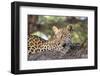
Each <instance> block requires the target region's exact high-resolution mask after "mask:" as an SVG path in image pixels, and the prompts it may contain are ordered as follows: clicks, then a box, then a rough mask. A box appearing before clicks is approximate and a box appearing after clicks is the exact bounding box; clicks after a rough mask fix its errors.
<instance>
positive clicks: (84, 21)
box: [28, 15, 88, 46]
mask: <svg viewBox="0 0 100 76" xmlns="http://www.w3.org/2000/svg"><path fill="white" fill-rule="evenodd" d="M69 24H71V25H72V28H73V30H74V31H73V33H72V42H73V43H81V42H84V45H85V46H87V39H88V38H87V36H88V27H87V26H88V18H87V17H84V16H42V15H28V35H30V34H32V35H37V36H39V37H41V38H43V39H45V40H48V39H49V38H51V37H52V36H53V34H54V33H53V31H52V26H54V25H55V26H57V27H58V28H62V27H66V26H67V25H69Z"/></svg>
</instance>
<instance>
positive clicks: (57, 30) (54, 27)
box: [52, 26, 59, 34]
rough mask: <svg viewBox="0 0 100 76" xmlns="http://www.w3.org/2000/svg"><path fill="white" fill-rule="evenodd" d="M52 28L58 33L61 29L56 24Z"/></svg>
mask: <svg viewBox="0 0 100 76" xmlns="http://www.w3.org/2000/svg"><path fill="white" fill-rule="evenodd" d="M52 29H53V31H54V33H55V34H57V33H58V32H59V29H58V28H57V27H56V26H53V27H52Z"/></svg>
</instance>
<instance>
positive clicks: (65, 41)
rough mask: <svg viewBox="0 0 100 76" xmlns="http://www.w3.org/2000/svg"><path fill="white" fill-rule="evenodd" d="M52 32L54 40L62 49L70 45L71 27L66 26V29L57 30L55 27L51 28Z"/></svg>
mask: <svg viewBox="0 0 100 76" xmlns="http://www.w3.org/2000/svg"><path fill="white" fill-rule="evenodd" d="M52 29H53V31H54V34H55V35H54V36H55V39H57V40H58V42H60V44H61V45H62V46H63V47H66V46H68V47H69V46H71V45H72V41H71V33H72V31H73V29H72V26H71V25H68V26H67V27H64V28H57V27H56V26H53V28H52Z"/></svg>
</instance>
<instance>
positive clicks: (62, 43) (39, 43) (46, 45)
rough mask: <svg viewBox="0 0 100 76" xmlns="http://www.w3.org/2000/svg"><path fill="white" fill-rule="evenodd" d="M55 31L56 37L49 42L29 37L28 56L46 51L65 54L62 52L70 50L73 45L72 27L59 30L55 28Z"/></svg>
mask: <svg viewBox="0 0 100 76" xmlns="http://www.w3.org/2000/svg"><path fill="white" fill-rule="evenodd" d="M53 31H54V34H55V35H54V36H53V38H51V39H49V40H44V39H42V38H40V37H38V36H32V35H31V36H29V37H28V55H30V54H31V55H34V54H36V53H40V52H45V51H60V52H62V53H63V51H62V50H63V49H64V48H67V49H69V48H70V45H71V31H72V27H71V26H69V27H64V28H61V29H58V28H57V27H56V26H53ZM66 51H68V50H66Z"/></svg>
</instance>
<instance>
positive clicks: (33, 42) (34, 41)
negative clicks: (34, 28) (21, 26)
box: [28, 35, 47, 54]
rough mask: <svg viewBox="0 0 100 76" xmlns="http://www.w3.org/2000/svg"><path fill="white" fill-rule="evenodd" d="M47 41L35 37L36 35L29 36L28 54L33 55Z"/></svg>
mask: <svg viewBox="0 0 100 76" xmlns="http://www.w3.org/2000/svg"><path fill="white" fill-rule="evenodd" d="M46 41H47V40H45V39H43V38H41V37H39V36H36V35H30V36H29V37H28V53H29V54H31V53H35V52H36V51H35V50H36V49H38V48H39V47H40V46H41V45H42V44H43V43H45V42H46Z"/></svg>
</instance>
